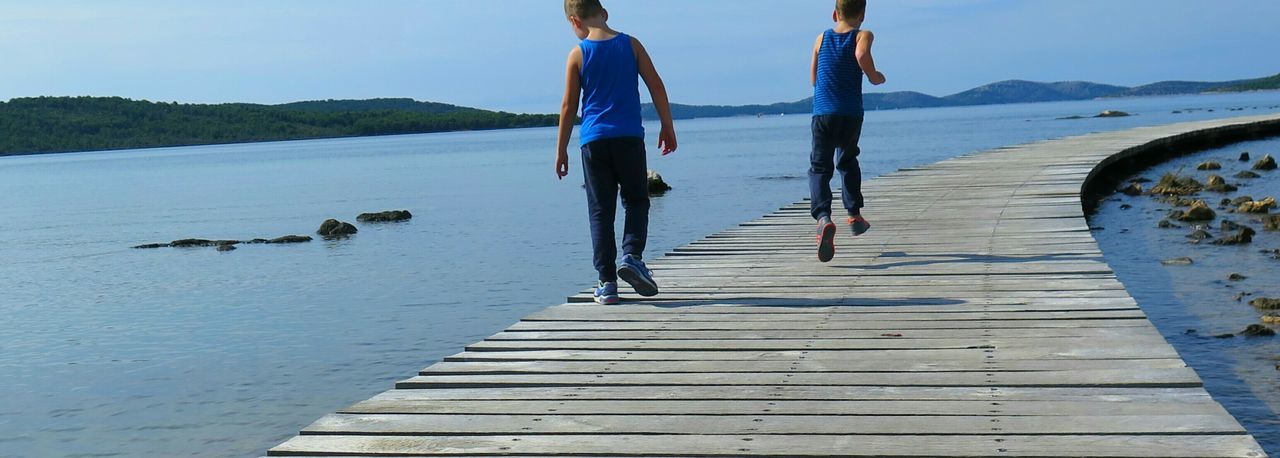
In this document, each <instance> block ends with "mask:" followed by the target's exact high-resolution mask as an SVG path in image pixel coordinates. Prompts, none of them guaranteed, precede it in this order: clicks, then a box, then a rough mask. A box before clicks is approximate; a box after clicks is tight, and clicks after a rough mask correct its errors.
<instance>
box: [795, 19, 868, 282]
mask: <svg viewBox="0 0 1280 458" xmlns="http://www.w3.org/2000/svg"><path fill="white" fill-rule="evenodd" d="M866 9H867V2H866V0H836V8H835V11H834V12H832V13H831V19H832V20H833V21H835V22H836V25H835V27H832V28H831V29H828V30H827V31H825V32H822V35H818V39H817V40H816V41H814V43H813V61H812V63H811V64H810V66H809V77H810V82H812V83H813V122H812V129H813V150H812V151H811V152H810V153H809V201H810V202H809V213H810V214H811V215H813V219H815V220H817V221H818V260H819V261H822V262H827V261H830V260H831V258H832V257H833V256H835V252H836V247H835V235H836V225H835V223H833V222H831V178H832V176H833V174H834V172H835V171H839V172H840V181H841V184H842V189H841V198H842V200H843V201H844V209H845V211H847V212H848V214H849V215H848V220H847V222H848V224H849V228H850V229H851V230H852V232H853V235H855V236H858V235H862V234H863V233H864V232H866V231H867V230H868V229H870V228H871V223H868V222H867V219H866V218H863V217H862V203H863V202H862V169H861V168H859V166H858V153H859V149H858V139H859V138H860V137H861V136H862V75H863V74H864V73H865V74H866V75H867V80H868V81H870V82H871V84H877V85H878V84H884V74H883V73H880V72H879V71H876V63H875V60H874V59H872V57H871V41H872V40H873V39H874V37H873V36H872V35H871V31H870V30H861V27H862V21H863V20H864V19H865V18H866ZM837 152H839V154H838V155H837V154H836V153H837Z"/></svg>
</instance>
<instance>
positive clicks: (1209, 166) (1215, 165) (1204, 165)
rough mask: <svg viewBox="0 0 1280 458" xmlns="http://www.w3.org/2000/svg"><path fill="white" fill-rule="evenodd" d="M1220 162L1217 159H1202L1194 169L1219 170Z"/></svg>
mask: <svg viewBox="0 0 1280 458" xmlns="http://www.w3.org/2000/svg"><path fill="white" fill-rule="evenodd" d="M1221 169H1222V164H1221V163H1219V162H1218V161H1204V162H1201V163H1200V165H1197V166H1196V170H1221Z"/></svg>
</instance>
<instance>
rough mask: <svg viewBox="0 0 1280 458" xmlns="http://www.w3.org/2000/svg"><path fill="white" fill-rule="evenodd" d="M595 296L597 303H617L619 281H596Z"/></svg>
mask: <svg viewBox="0 0 1280 458" xmlns="http://www.w3.org/2000/svg"><path fill="white" fill-rule="evenodd" d="M595 298H596V303H597V304H604V305H615V304H617V303H618V302H619V299H618V282H615V281H598V282H596V292H595Z"/></svg>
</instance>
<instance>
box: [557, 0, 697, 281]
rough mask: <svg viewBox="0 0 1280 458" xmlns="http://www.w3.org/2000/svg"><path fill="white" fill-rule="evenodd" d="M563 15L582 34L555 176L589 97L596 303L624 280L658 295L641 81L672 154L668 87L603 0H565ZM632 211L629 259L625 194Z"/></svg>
mask: <svg viewBox="0 0 1280 458" xmlns="http://www.w3.org/2000/svg"><path fill="white" fill-rule="evenodd" d="M564 14H565V16H566V17H568V19H569V25H570V26H572V27H573V33H574V35H577V36H578V39H580V40H582V43H580V44H579V45H578V46H576V47H574V48H573V50H571V51H569V62H568V65H567V67H568V68H567V69H566V70H565V90H564V101H563V102H562V103H561V105H560V132H559V135H558V137H557V139H556V146H557V148H556V176H557V177H559V178H561V179H563V178H564V177H565V175H568V174H569V153H568V147H569V136H570V135H572V134H573V121H574V118H573V117H574V115H576V114H577V113H578V100H579V97H581V99H582V130H581V131H580V132H579V134H578V137H579V139H580V140H581V144H582V173H583V175H584V176H585V178H586V189H587V211H588V216H589V218H588V219H589V220H590V223H591V247H592V251H593V263H594V264H595V268H596V272H597V274H598V279H597V281H596V287H595V294H594V295H595V301H596V302H598V303H601V304H617V303H618V302H619V299H618V278H621V279H622V280H624V281H626V282H627V283H629V284H630V285H631V287H632V288H634V289H635V291H636V293H637V294H639V295H641V296H646V297H647V296H653V295H655V294H658V284H657V283H656V282H654V281H653V274H652V272H650V271H649V268H648V267H646V266H645V265H644V261H643V260H642V254H643V253H644V246H645V240H646V238H647V236H648V231H649V181H648V173H647V172H648V167H647V165H646V163H645V150H644V127H643V126H642V125H641V123H640V89H639V79H641V78H643V79H644V83H645V85H646V86H648V88H649V95H651V96H652V97H653V105H654V108H656V109H657V111H658V117H659V118H660V119H661V121H662V128H661V130H660V131H659V133H658V149H659V150H661V151H662V155H663V156H665V155H667V154H669V153H671V152H672V151H675V150H676V131H675V126H674V125H673V124H672V122H671V106H670V104H669V103H668V101H667V90H666V88H665V87H664V86H663V84H662V78H660V77H658V71H657V70H656V69H654V66H653V60H651V59H650V58H649V54H648V53H647V52H646V51H645V49H644V46H641V45H640V41H638V40H636V39H635V38H632V37H630V36H628V35H626V34H623V33H620V32H618V31H615V30H613V29H611V28H609V25H608V23H607V21H608V20H609V12H608V11H605V9H604V7H603V6H601V5H600V0H565V2H564ZM619 191H621V194H622V208H623V209H624V210H625V211H626V217H625V222H624V223H623V230H622V253H623V255H622V261H621V263H620V264H617V265H615V264H614V262H615V259H617V256H618V248H617V245H616V242H615V240H614V231H613V220H614V217H615V216H616V213H617V205H618V194H619Z"/></svg>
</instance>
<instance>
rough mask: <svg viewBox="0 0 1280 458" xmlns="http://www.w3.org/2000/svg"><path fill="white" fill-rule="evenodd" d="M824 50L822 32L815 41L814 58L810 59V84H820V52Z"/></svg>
mask: <svg viewBox="0 0 1280 458" xmlns="http://www.w3.org/2000/svg"><path fill="white" fill-rule="evenodd" d="M821 51H822V34H818V39H817V40H814V41H813V60H810V61H809V85H810V86H817V85H818V53H819V52H821Z"/></svg>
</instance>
